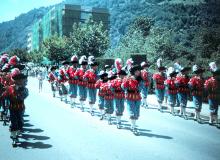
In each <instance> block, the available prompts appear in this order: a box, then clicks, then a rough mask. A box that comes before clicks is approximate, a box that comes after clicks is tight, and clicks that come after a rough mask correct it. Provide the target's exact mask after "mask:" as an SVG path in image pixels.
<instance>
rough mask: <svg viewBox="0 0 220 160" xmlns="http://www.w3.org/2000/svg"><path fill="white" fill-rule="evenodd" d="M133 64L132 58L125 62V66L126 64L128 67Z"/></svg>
mask: <svg viewBox="0 0 220 160" xmlns="http://www.w3.org/2000/svg"><path fill="white" fill-rule="evenodd" d="M133 63H134V61H133V59H132V58H129V59H128V60H127V61H126V64H127V65H128V66H131V65H132V64H133Z"/></svg>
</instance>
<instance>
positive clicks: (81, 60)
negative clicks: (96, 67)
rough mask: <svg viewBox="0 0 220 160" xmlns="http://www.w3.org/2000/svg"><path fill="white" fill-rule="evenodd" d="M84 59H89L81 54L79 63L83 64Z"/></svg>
mask: <svg viewBox="0 0 220 160" xmlns="http://www.w3.org/2000/svg"><path fill="white" fill-rule="evenodd" d="M83 61H87V58H86V56H85V55H83V56H81V57H80V59H79V64H81V63H82V62H83Z"/></svg>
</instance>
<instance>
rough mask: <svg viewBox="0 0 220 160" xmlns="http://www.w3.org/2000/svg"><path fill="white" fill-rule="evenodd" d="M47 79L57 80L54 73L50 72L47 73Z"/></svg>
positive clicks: (50, 80)
mask: <svg viewBox="0 0 220 160" xmlns="http://www.w3.org/2000/svg"><path fill="white" fill-rule="evenodd" d="M48 81H49V82H50V83H51V82H54V81H57V77H56V76H55V74H54V73H52V72H50V73H49V75H48Z"/></svg>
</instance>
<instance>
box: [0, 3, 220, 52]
mask: <svg viewBox="0 0 220 160" xmlns="http://www.w3.org/2000/svg"><path fill="white" fill-rule="evenodd" d="M66 2H67V3H75V4H76V3H78V4H83V5H87V6H93V7H108V8H109V10H110V14H111V18H110V27H111V28H110V36H111V43H112V46H116V45H117V43H118V41H119V39H120V37H121V36H122V35H124V34H125V33H126V30H127V27H128V26H129V24H130V23H131V22H132V21H133V20H134V19H135V18H136V17H137V16H147V17H150V18H151V19H152V20H153V21H154V27H162V28H167V29H171V30H173V31H174V32H175V33H176V34H175V40H176V42H180V41H183V40H184V39H185V40H186V39H187V38H188V39H190V36H191V35H190V33H192V32H194V31H196V30H198V29H199V28H200V27H212V28H215V27H218V26H219V25H220V5H219V1H218V0H139V1H137V0H108V1H106V0H66ZM48 10H49V8H39V9H34V10H32V11H30V12H28V13H26V14H22V15H20V16H19V17H17V18H16V19H15V20H13V21H9V22H4V23H1V24H0V30H1V32H0V52H1V51H7V50H10V49H12V48H21V47H22V48H23V47H25V46H26V39H27V34H28V32H30V30H31V26H32V25H33V23H34V22H35V21H36V20H38V19H39V18H41V17H42V16H43V15H44V14H45V13H46V12H47V11H48Z"/></svg>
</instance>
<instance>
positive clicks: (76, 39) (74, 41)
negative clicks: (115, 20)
mask: <svg viewBox="0 0 220 160" xmlns="http://www.w3.org/2000/svg"><path fill="white" fill-rule="evenodd" d="M67 43H68V44H67V46H68V51H69V53H71V52H72V53H74V54H77V55H79V56H81V55H87V56H88V55H94V56H96V57H100V56H102V55H104V53H105V51H106V50H107V49H108V47H109V36H108V31H106V30H104V29H103V24H102V23H101V22H100V23H96V22H94V21H93V20H92V19H89V20H88V21H86V22H85V23H80V24H74V25H73V31H72V32H71V33H70V37H69V38H68V42H67Z"/></svg>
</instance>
